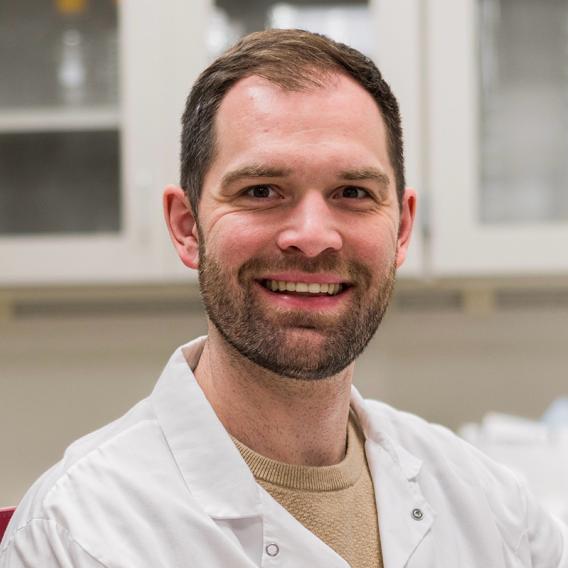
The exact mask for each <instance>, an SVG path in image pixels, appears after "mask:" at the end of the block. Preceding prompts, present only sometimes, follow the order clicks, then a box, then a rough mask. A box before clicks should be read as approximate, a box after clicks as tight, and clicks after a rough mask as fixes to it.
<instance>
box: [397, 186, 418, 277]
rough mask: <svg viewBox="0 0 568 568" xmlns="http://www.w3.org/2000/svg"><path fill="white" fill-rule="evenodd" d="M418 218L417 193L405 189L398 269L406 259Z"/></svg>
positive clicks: (400, 226)
mask: <svg viewBox="0 0 568 568" xmlns="http://www.w3.org/2000/svg"><path fill="white" fill-rule="evenodd" d="M415 216H416V192H415V191H414V190H413V189H408V188H407V189H405V190H404V195H403V196H402V209H401V212H400V223H399V226H398V243H397V244H398V246H397V254H396V267H397V268H399V267H400V266H401V265H402V263H403V262H404V260H405V259H406V253H407V251H408V246H409V245H410V237H411V235H412V227H413V225H414V218H415Z"/></svg>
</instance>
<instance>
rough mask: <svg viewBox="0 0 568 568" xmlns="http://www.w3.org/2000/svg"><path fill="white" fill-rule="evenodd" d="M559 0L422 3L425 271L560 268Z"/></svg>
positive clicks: (564, 237) (562, 73) (562, 109)
mask: <svg viewBox="0 0 568 568" xmlns="http://www.w3.org/2000/svg"><path fill="white" fill-rule="evenodd" d="M566 21H568V2H566V1H564V0H559V1H552V0H543V1H539V2H534V1H533V0H429V1H428V2H427V13H426V18H425V23H426V24H427V29H426V45H425V48H426V49H425V51H426V53H427V59H428V66H427V80H426V84H427V94H426V98H425V100H426V108H427V111H426V113H425V116H426V120H427V122H428V129H427V132H428V135H427V142H426V148H427V153H428V157H427V164H428V170H429V189H430V192H431V197H432V207H431V215H432V218H431V227H432V231H431V243H430V245H431V250H430V254H431V256H430V258H431V263H432V272H433V274H434V275H437V276H484V275H485V276H500V275H533V274H562V273H563V274H566V273H568V252H567V250H566V248H567V244H568V73H567V71H568V64H567V59H566V51H567V48H568V28H567V27H566Z"/></svg>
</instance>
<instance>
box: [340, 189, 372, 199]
mask: <svg viewBox="0 0 568 568" xmlns="http://www.w3.org/2000/svg"><path fill="white" fill-rule="evenodd" d="M340 197H346V198H347V199H364V198H365V197H369V192H368V191H367V190H366V189H363V188H361V187H354V186H347V187H344V188H342V189H341V190H340Z"/></svg>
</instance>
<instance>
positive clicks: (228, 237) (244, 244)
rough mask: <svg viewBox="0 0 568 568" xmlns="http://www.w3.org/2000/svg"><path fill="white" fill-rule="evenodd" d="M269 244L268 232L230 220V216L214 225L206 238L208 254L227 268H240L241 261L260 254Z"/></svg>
mask: <svg viewBox="0 0 568 568" xmlns="http://www.w3.org/2000/svg"><path fill="white" fill-rule="evenodd" d="M235 217H236V216H235ZM270 243H271V237H270V234H269V231H267V230H266V229H265V228H264V227H263V226H257V225H255V224H252V223H250V222H247V221H246V220H243V219H237V218H234V219H230V215H229V216H227V217H226V218H225V219H220V220H219V222H217V223H215V225H214V226H213V227H212V228H211V231H210V233H209V236H208V238H207V248H208V253H210V254H213V255H215V257H216V258H218V259H222V260H223V262H224V263H225V264H226V265H227V266H240V265H241V264H242V263H243V261H245V260H248V259H250V258H251V257H253V256H258V255H260V254H262V251H263V250H266V249H267V247H268V246H269V245H270Z"/></svg>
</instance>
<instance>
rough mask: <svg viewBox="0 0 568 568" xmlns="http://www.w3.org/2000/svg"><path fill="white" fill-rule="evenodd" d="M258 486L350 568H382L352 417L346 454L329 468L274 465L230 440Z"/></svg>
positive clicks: (370, 492) (368, 476)
mask: <svg viewBox="0 0 568 568" xmlns="http://www.w3.org/2000/svg"><path fill="white" fill-rule="evenodd" d="M233 441H234V442H235V444H236V446H237V448H238V449H239V451H240V452H241V455H242V456H243V459H244V460H245V462H246V463H247V465H248V466H249V468H250V469H251V471H252V473H253V475H254V477H255V478H256V480H257V482H258V483H259V484H260V485H262V487H264V489H266V491H268V493H270V495H272V497H274V499H276V500H277V501H278V502H279V503H280V504H281V505H282V506H283V507H284V508H285V509H287V510H288V512H289V513H290V514H292V515H293V516H294V517H295V518H296V519H297V520H298V521H299V522H301V523H302V524H303V525H304V526H305V527H306V528H307V529H308V530H310V531H311V532H312V533H314V534H315V535H316V536H317V537H318V538H320V539H321V540H322V541H323V542H325V543H326V544H327V545H328V546H330V547H331V548H333V550H335V552H337V553H338V554H339V555H340V556H341V557H343V558H344V559H345V560H346V561H347V562H348V563H349V565H350V566H352V567H353V568H382V566H383V562H382V556H381V543H380V536H379V526H378V520H377V508H376V504H375V493H374V490H373V482H372V479H371V473H370V471H369V466H368V464H367V460H366V457H365V438H364V436H363V433H362V432H361V429H360V428H359V426H358V424H357V420H356V417H355V414H354V413H353V412H351V413H350V416H349V424H348V429H347V451H346V455H345V458H344V459H343V461H341V462H340V463H338V464H337V465H333V466H325V467H308V466H302V465H290V464H285V463H281V462H277V461H274V460H271V459H269V458H266V457H264V456H261V455H260V454H257V453H256V452H254V451H253V450H251V449H250V448H248V447H246V446H245V445H243V444H241V443H240V442H239V441H238V440H236V439H235V438H233Z"/></svg>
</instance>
